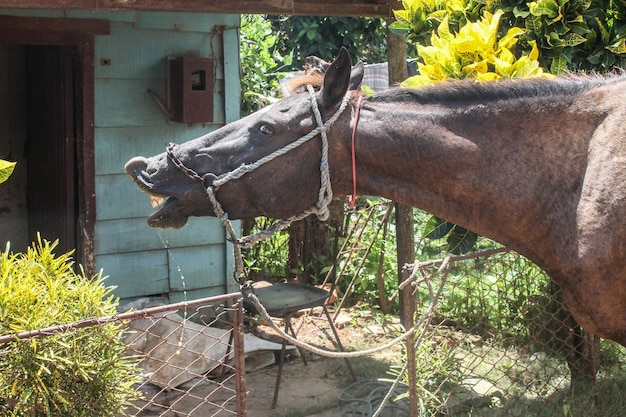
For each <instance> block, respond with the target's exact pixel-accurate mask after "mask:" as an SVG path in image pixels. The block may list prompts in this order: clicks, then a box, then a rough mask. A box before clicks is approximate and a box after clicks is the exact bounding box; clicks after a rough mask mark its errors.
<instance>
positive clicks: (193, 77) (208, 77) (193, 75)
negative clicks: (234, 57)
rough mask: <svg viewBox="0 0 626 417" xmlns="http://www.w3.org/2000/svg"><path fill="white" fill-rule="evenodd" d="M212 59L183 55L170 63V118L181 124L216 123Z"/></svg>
mask: <svg viewBox="0 0 626 417" xmlns="http://www.w3.org/2000/svg"><path fill="white" fill-rule="evenodd" d="M214 69H215V63H214V60H213V58H198V57H189V56H182V57H177V58H173V59H171V60H170V63H169V71H170V74H169V89H170V91H169V99H170V103H169V104H170V110H171V116H170V120H172V121H174V122H179V123H187V124H193V123H211V122H213V85H214V77H215V76H214V74H215V72H214Z"/></svg>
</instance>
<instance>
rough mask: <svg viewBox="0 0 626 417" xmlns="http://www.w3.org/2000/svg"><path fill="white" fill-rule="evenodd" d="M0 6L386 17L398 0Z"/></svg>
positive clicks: (82, 1) (19, 2)
mask: <svg viewBox="0 0 626 417" xmlns="http://www.w3.org/2000/svg"><path fill="white" fill-rule="evenodd" d="M0 7H19V8H29V9H78V10H89V11H94V12H95V11H103V10H134V11H155V10H160V11H169V12H197V13H233V14H248V13H249V14H283V15H305V16H316V15H323V16H380V17H390V16H391V15H392V12H391V10H392V9H399V8H402V7H401V4H400V0H226V1H224V0H142V1H120V0H54V1H50V0H0Z"/></svg>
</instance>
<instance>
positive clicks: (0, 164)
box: [0, 159, 15, 183]
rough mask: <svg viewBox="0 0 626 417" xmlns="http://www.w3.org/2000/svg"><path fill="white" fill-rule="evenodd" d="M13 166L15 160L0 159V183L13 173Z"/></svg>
mask: <svg viewBox="0 0 626 417" xmlns="http://www.w3.org/2000/svg"><path fill="white" fill-rule="evenodd" d="M14 168H15V162H9V161H5V160H3V159H0V183H3V182H5V181H6V180H8V179H9V176H10V175H11V174H12V173H13V169H14Z"/></svg>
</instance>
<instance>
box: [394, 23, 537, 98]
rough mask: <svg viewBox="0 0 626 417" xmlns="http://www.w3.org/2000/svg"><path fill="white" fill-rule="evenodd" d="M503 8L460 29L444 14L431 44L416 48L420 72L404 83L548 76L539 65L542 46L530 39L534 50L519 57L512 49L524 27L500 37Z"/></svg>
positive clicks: (418, 83)
mask: <svg viewBox="0 0 626 417" xmlns="http://www.w3.org/2000/svg"><path fill="white" fill-rule="evenodd" d="M502 14H503V13H502V12H501V11H498V12H496V13H495V14H491V13H489V12H484V15H483V18H482V19H480V20H479V21H476V22H467V23H466V24H465V25H464V26H462V27H461V28H460V29H459V32H458V33H454V32H452V31H450V28H449V25H448V19H447V17H445V18H444V19H443V21H442V22H441V24H440V25H439V27H438V29H437V31H436V33H435V32H434V31H433V33H432V36H431V45H430V46H424V45H418V46H417V52H418V54H419V56H420V57H421V58H422V59H423V60H424V62H423V63H421V62H418V71H419V74H418V75H416V76H414V77H410V78H408V79H407V80H406V81H405V82H404V83H403V86H405V87H420V86H424V85H429V84H432V83H435V82H439V81H442V80H446V79H450V78H453V79H463V78H475V79H476V80H479V81H491V80H495V79H498V78H512V77H536V76H546V75H547V74H546V73H544V71H543V69H542V68H541V67H540V66H539V62H538V61H537V58H538V56H539V50H538V49H537V45H536V43H535V42H531V45H532V50H531V51H530V53H529V54H524V55H522V56H521V57H520V58H516V57H515V54H514V52H513V50H512V48H513V46H514V45H515V44H516V43H517V40H518V36H520V35H521V34H523V33H524V30H523V29H521V28H517V27H513V28H510V29H509V30H508V31H507V33H506V35H504V36H503V37H501V38H500V39H498V26H499V23H500V18H501V17H502Z"/></svg>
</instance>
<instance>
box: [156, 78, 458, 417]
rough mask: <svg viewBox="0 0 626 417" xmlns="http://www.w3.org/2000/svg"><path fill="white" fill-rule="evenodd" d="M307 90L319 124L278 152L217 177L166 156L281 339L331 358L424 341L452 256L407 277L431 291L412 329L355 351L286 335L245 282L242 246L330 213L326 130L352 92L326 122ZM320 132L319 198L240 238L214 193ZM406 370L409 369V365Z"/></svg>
mask: <svg viewBox="0 0 626 417" xmlns="http://www.w3.org/2000/svg"><path fill="white" fill-rule="evenodd" d="M307 90H308V91H309V95H310V97H311V106H312V108H313V113H314V115H315V120H316V122H317V124H318V127H317V128H315V129H313V130H312V131H311V132H309V133H308V134H307V135H305V136H303V137H301V138H300V139H298V140H297V141H294V142H292V143H291V144H289V145H287V146H285V147H283V148H280V149H278V150H276V151H274V152H273V153H271V154H269V155H267V156H265V157H263V158H261V159H259V160H258V161H256V162H254V163H252V164H243V165H241V166H240V167H239V168H237V169H235V170H233V171H231V172H228V173H225V174H222V175H220V176H219V177H215V176H214V175H213V174H210V173H209V174H206V175H204V176H200V175H199V174H198V173H196V172H195V171H193V170H192V169H190V168H188V167H186V166H185V165H184V164H183V163H182V162H181V161H180V159H179V158H178V157H177V156H176V155H175V154H174V145H170V146H168V147H167V155H168V156H169V157H170V159H171V160H172V162H173V163H174V165H176V166H177V167H178V168H179V169H181V170H182V171H183V172H184V173H185V174H186V175H187V176H189V177H190V178H192V179H194V180H197V181H199V182H201V183H202V184H203V187H204V188H205V190H206V193H207V196H208V198H209V201H210V202H211V204H212V206H213V211H214V213H215V215H216V216H217V217H218V218H219V219H220V221H221V222H222V225H223V226H224V228H225V229H226V232H227V234H228V240H229V241H230V242H231V243H232V244H233V252H234V253H233V254H234V258H235V271H234V278H235V280H236V281H237V282H238V283H239V284H240V286H241V288H242V292H243V293H244V295H245V296H246V297H247V298H248V299H249V300H250V301H251V302H252V304H253V305H254V307H255V308H256V309H257V311H258V312H259V315H260V316H261V318H262V319H263V320H265V321H266V322H267V323H268V324H269V326H270V327H271V328H272V329H274V331H276V332H277V333H278V335H279V336H281V337H282V338H284V339H285V340H287V341H288V342H290V343H291V344H293V345H295V346H298V347H301V348H303V349H307V350H309V351H311V352H313V353H315V354H317V355H320V356H325V357H331V358H352V357H358V356H363V355H370V354H373V353H376V352H380V351H382V350H385V349H388V348H390V347H392V346H394V345H396V344H397V343H399V342H401V341H402V340H404V339H406V338H407V337H408V336H410V335H412V334H415V333H416V332H417V330H418V329H420V328H421V331H420V333H419V335H418V337H417V339H416V345H417V344H418V343H421V341H422V340H423V338H424V336H425V334H426V329H427V327H428V323H429V322H430V319H431V318H432V316H433V314H434V309H435V306H436V304H437V301H438V299H439V296H440V294H441V292H442V290H443V287H444V284H445V282H446V277H447V275H448V272H449V259H450V258H449V256H448V257H447V258H446V259H445V260H444V262H443V263H442V264H441V266H440V267H439V269H438V270H437V271H436V272H434V273H433V274H431V275H430V276H428V277H424V279H423V280H419V281H418V282H414V281H415V277H416V274H417V271H418V270H419V268H414V269H413V271H412V273H411V276H410V277H409V278H408V279H407V282H411V285H413V286H417V285H418V284H419V283H420V282H422V281H425V282H426V283H427V285H428V289H429V294H430V297H429V298H430V304H429V306H428V309H427V310H426V312H425V314H424V315H423V316H422V317H421V319H420V320H418V321H417V322H416V323H415V324H414V325H413V326H412V327H411V328H409V329H408V330H406V331H405V332H404V333H402V334H401V335H400V336H398V337H396V338H394V339H393V340H391V341H389V342H387V343H385V344H383V345H380V346H377V347H375V348H371V349H366V350H361V351H354V352H332V351H328V350H324V349H320V348H318V347H316V346H313V345H310V344H308V343H305V342H302V341H300V340H298V339H296V338H294V337H292V336H290V335H289V334H287V333H286V332H285V331H284V330H283V329H281V328H280V327H279V326H277V325H276V323H274V321H273V319H272V317H271V316H270V315H269V314H268V312H267V310H266V309H265V307H264V306H263V305H262V304H261V302H260V301H259V299H258V298H257V296H256V295H255V294H254V290H253V289H251V288H250V287H249V286H248V284H247V283H246V282H245V279H246V274H245V270H244V265H243V256H242V253H241V249H242V248H248V247H250V246H252V245H254V244H255V243H256V242H258V241H260V240H263V239H265V238H267V237H270V236H272V235H273V234H274V233H276V232H277V231H280V230H282V229H284V228H286V227H287V226H289V225H290V224H291V223H293V222H294V221H297V220H301V219H304V218H305V217H307V216H309V215H311V214H313V213H315V214H316V215H317V216H318V217H319V218H320V219H321V220H322V221H323V220H326V219H327V218H328V214H329V210H328V204H329V203H330V201H331V200H332V196H333V193H332V188H331V183H330V172H329V166H328V136H327V131H328V130H329V129H330V127H331V126H332V125H333V124H334V123H335V121H336V120H337V119H338V118H339V116H340V115H341V114H342V113H343V111H344V110H345V108H346V106H347V105H348V102H349V101H350V97H351V95H352V94H351V92H350V91H349V92H348V93H346V95H345V97H344V99H343V101H342V103H341V106H340V107H339V109H338V110H337V111H336V112H335V114H333V116H332V117H331V118H330V119H328V120H327V121H326V123H323V120H322V115H321V113H320V111H319V107H318V104H317V99H316V98H315V90H314V89H313V87H312V86H310V85H308V86H307ZM317 134H320V136H321V138H322V155H321V162H320V176H321V177H320V183H321V184H320V191H319V193H318V201H317V202H316V203H315V204H314V205H313V206H311V207H310V208H309V209H307V210H305V211H304V212H303V213H301V214H299V215H296V216H292V217H290V218H288V219H285V220H281V221H279V222H278V223H276V224H275V225H273V226H271V227H269V228H268V229H265V230H263V231H261V232H258V233H255V234H253V235H250V236H244V237H242V238H237V234H236V232H235V230H234V228H233V226H232V223H231V221H230V219H229V218H228V213H226V212H224V209H223V208H222V205H221V204H220V202H219V201H218V200H217V198H216V196H215V190H216V189H217V188H219V187H220V186H221V185H223V184H225V183H227V182H228V181H231V180H234V179H237V178H241V177H242V176H243V175H245V174H246V173H248V172H251V171H254V170H255V169H257V168H258V167H260V166H261V165H263V164H265V163H267V162H269V161H271V160H273V159H275V158H277V157H279V156H281V155H284V154H285V153H287V152H289V151H290V150H292V149H295V148H296V147H298V146H300V145H302V144H303V143H305V142H307V141H308V140H310V139H311V138H313V137H315V136H317ZM211 177H213V181H212V183H211V184H210V185H208V186H205V183H206V180H207V179H210V178H211ZM442 273H443V276H442V279H441V284H440V287H439V289H438V290H437V291H436V292H434V291H433V289H432V287H431V286H430V279H431V278H432V277H434V276H436V275H439V274H442ZM404 369H406V364H405V367H404ZM401 376H402V373H400V374H399V375H398V378H397V379H396V380H395V381H394V384H393V387H392V390H390V392H389V393H388V394H387V395H386V396H385V398H384V399H383V401H382V402H381V404H380V406H379V407H378V409H377V410H376V413H375V414H374V416H379V415H380V413H381V412H382V410H383V408H384V406H385V404H386V403H387V401H388V400H389V399H390V397H391V393H392V392H393V389H395V387H396V386H397V385H398V383H399V381H400V378H401Z"/></svg>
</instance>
